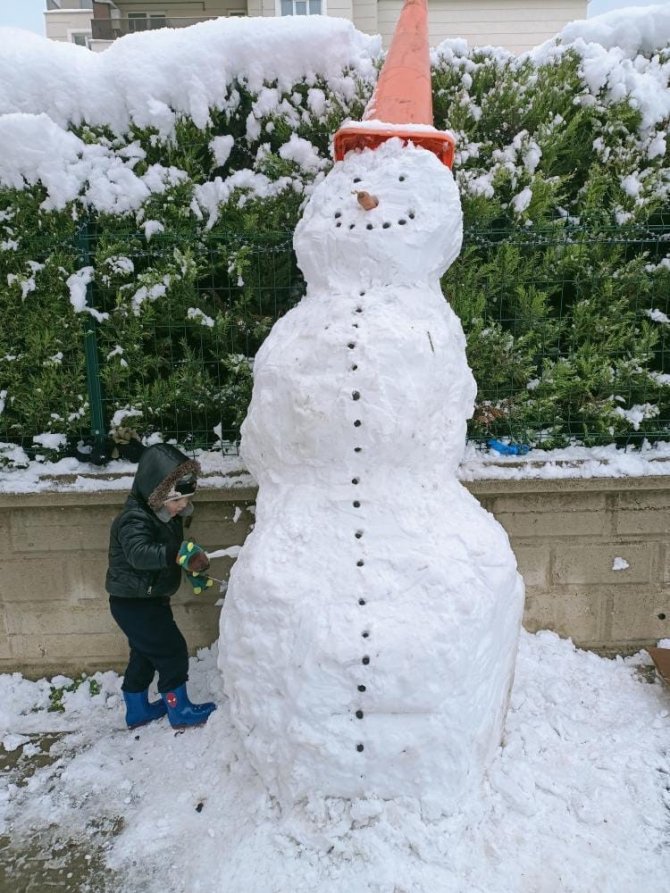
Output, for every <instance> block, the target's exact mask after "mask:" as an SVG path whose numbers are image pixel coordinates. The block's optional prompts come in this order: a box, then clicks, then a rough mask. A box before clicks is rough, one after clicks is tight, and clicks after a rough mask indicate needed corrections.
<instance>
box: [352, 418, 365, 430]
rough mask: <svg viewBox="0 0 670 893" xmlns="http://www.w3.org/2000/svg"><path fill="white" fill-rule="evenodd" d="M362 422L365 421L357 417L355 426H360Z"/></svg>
mask: <svg viewBox="0 0 670 893" xmlns="http://www.w3.org/2000/svg"><path fill="white" fill-rule="evenodd" d="M362 424H363V423H362V422H361V420H360V419H356V421H355V422H354V428H360V427H361V425H362Z"/></svg>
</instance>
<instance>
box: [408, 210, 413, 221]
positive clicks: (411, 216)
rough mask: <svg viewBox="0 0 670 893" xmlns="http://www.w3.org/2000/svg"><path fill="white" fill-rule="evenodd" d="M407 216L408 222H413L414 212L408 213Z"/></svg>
mask: <svg viewBox="0 0 670 893" xmlns="http://www.w3.org/2000/svg"><path fill="white" fill-rule="evenodd" d="M407 216H408V217H409V219H410V220H414V211H410V212H409V214H408V215H407Z"/></svg>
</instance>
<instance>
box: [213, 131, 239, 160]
mask: <svg viewBox="0 0 670 893" xmlns="http://www.w3.org/2000/svg"><path fill="white" fill-rule="evenodd" d="M234 145H235V139H234V137H232V136H230V134H225V135H224V136H215V137H214V139H212V140H211V141H210V143H209V148H210V149H211V150H212V155H213V156H214V160H215V161H216V163H217V164H218V165H219V167H223V165H224V164H225V163H226V161H228V159H229V158H230V153H231V152H232V150H233V146H234Z"/></svg>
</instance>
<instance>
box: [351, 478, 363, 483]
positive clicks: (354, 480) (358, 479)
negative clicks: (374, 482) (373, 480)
mask: <svg viewBox="0 0 670 893" xmlns="http://www.w3.org/2000/svg"><path fill="white" fill-rule="evenodd" d="M360 482H361V479H360V478H352V479H351V483H352V484H360Z"/></svg>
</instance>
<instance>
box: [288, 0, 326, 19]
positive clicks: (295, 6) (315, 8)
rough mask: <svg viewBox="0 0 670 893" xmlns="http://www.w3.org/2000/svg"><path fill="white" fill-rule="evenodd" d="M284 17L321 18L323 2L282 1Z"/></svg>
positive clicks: (303, 0) (311, 0)
mask: <svg viewBox="0 0 670 893" xmlns="http://www.w3.org/2000/svg"><path fill="white" fill-rule="evenodd" d="M280 3H281V14H282V15H283V16H320V15H321V0H280Z"/></svg>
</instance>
